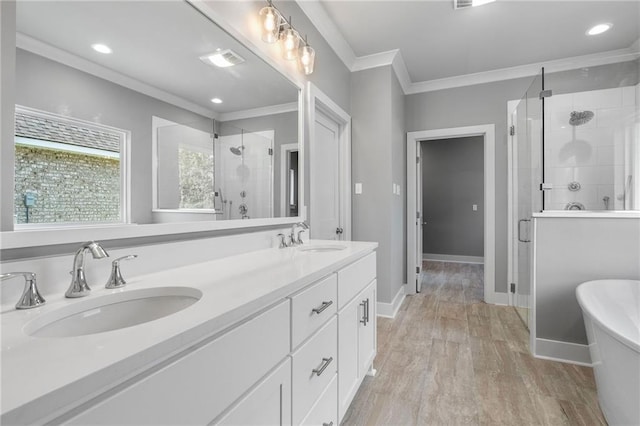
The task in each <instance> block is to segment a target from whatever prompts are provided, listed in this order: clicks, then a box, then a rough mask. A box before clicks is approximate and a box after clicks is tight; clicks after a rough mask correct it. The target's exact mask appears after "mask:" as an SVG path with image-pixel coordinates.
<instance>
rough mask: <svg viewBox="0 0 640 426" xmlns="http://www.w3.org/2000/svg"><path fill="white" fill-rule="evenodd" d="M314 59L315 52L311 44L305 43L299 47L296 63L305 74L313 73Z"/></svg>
mask: <svg viewBox="0 0 640 426" xmlns="http://www.w3.org/2000/svg"><path fill="white" fill-rule="evenodd" d="M315 59H316V52H315V51H314V50H313V48H312V47H311V46H309V45H308V44H305V45H304V46H302V47H301V48H300V54H299V55H298V64H299V65H300V68H301V69H302V71H303V72H304V73H305V75H309V74H311V73H313V66H314V63H315Z"/></svg>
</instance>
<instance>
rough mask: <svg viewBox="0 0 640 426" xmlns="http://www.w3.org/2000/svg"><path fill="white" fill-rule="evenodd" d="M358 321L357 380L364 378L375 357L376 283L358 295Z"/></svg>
mask: <svg viewBox="0 0 640 426" xmlns="http://www.w3.org/2000/svg"><path fill="white" fill-rule="evenodd" d="M356 300H358V301H359V307H360V312H361V318H362V319H363V321H358V378H362V377H364V375H365V374H367V370H368V369H369V367H370V366H371V363H372V362H373V358H375V356H376V281H375V280H374V281H373V282H372V283H371V284H369V285H368V286H367V288H366V289H365V290H364V291H363V292H362V293H360V296H359V297H358V298H357V299H356Z"/></svg>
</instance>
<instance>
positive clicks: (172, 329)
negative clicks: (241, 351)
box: [0, 241, 377, 424]
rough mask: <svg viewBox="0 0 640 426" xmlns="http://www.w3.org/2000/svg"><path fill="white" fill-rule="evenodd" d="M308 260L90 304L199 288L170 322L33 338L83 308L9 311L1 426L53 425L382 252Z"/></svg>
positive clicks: (230, 269) (176, 278)
mask: <svg viewBox="0 0 640 426" xmlns="http://www.w3.org/2000/svg"><path fill="white" fill-rule="evenodd" d="M328 243H331V244H336V243H339V244H343V245H345V246H346V249H344V250H339V251H330V252H318V253H309V252H301V251H299V250H297V248H286V249H267V250H260V251H254V252H251V253H246V254H242V255H238V256H232V257H227V258H222V259H218V260H214V261H210V262H204V263H199V264H194V265H189V266H185V267H181V268H176V269H171V270H168V271H163V272H158V273H153V274H147V275H142V276H138V277H135V278H131V279H130V280H128V284H127V285H126V286H125V287H124V288H122V289H115V290H107V289H105V288H98V287H97V286H96V288H94V290H93V291H92V293H91V295H90V296H88V297H86V298H83V299H80V300H86V299H87V298H90V297H99V296H103V295H107V294H111V293H117V292H126V291H130V290H136V289H146V288H155V287H168V286H171V287H192V288H196V289H198V290H200V291H202V293H203V296H202V298H201V299H200V300H199V301H198V302H196V303H195V304H193V305H191V306H190V307H188V308H186V309H184V310H182V311H179V312H176V313H174V314H172V315H169V316H166V317H164V318H160V319H157V320H154V321H151V322H147V323H143V324H139V325H136V326H132V327H128V328H123V329H119V330H113V331H108V332H103V333H97V334H90V335H84V336H76V337H64V338H42V337H31V336H28V335H27V334H25V333H24V331H23V328H24V327H25V325H26V324H27V323H29V322H30V321H32V320H33V319H35V318H38V317H39V316H40V315H42V314H46V313H48V312H52V311H54V310H56V309H59V308H61V307H65V306H68V305H70V304H73V303H78V301H79V300H78V299H66V298H64V295H62V294H60V295H57V296H55V297H48V300H47V303H46V304H45V305H43V306H41V307H39V308H35V309H30V310H22V311H18V310H16V311H11V312H7V313H4V314H2V315H1V316H0V320H1V322H2V350H1V352H0V356H1V358H2V359H1V363H2V370H1V372H2V386H1V390H2V396H1V410H2V418H1V421H2V423H7V424H9V423H31V422H34V421H37V420H39V419H52V418H53V417H55V416H57V415H60V414H62V413H64V412H65V411H67V410H68V409H70V408H72V407H73V406H76V405H78V403H80V402H84V401H87V400H89V399H90V398H91V397H95V396H97V395H98V394H100V393H101V392H103V391H105V390H107V389H109V388H111V387H112V386H113V385H114V384H116V383H121V382H122V381H124V380H126V379H128V378H131V377H133V376H135V375H136V374H138V373H140V372H141V371H143V370H146V369H147V368H149V367H150V366H152V365H154V364H157V363H159V362H161V361H162V360H165V359H167V358H169V357H170V356H172V355H175V354H176V353H178V352H180V351H181V350H184V349H185V348H187V347H189V346H191V345H193V344H195V343H197V342H198V341H200V340H202V339H203V338H205V337H208V336H211V335H213V334H215V333H218V332H220V331H222V330H224V329H226V328H228V327H229V326H231V325H232V324H233V323H235V322H237V321H238V320H241V319H243V318H246V317H248V316H250V315H251V314H253V313H256V312H259V311H260V310H262V309H264V308H266V307H268V306H270V305H272V304H274V303H276V302H278V301H280V300H283V299H284V298H285V297H286V296H288V295H290V294H292V293H294V292H295V291H297V290H299V289H301V288H303V287H305V286H306V285H308V284H311V283H313V282H314V281H316V280H318V279H320V278H322V277H323V276H325V275H327V274H329V273H331V272H332V271H335V270H337V269H339V268H341V267H342V266H344V265H347V264H349V263H351V262H353V261H354V260H356V259H358V258H360V257H363V256H364V255H366V254H368V253H370V252H372V251H373V250H375V249H376V247H377V244H376V243H365V242H337V241H331V242H329V241H311V242H310V243H309V244H306V245H305V247H308V246H309V245H323V244H328Z"/></svg>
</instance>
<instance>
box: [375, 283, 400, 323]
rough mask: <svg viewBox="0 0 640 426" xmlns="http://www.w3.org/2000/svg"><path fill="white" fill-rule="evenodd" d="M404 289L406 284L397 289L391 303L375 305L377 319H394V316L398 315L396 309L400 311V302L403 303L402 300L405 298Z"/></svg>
mask: <svg viewBox="0 0 640 426" xmlns="http://www.w3.org/2000/svg"><path fill="white" fill-rule="evenodd" d="M405 287H406V284H404V285H401V286H400V288H399V289H398V292H397V293H396V296H395V297H394V298H393V300H392V301H391V303H384V302H378V303H376V308H377V312H378V316H379V317H385V318H395V317H396V314H397V313H398V309H400V306H401V305H402V302H403V301H404V298H405V296H406V295H405V293H404V289H405Z"/></svg>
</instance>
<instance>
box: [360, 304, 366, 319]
mask: <svg viewBox="0 0 640 426" xmlns="http://www.w3.org/2000/svg"><path fill="white" fill-rule="evenodd" d="M360 306H362V319H361V320H360V322H361V323H362V324H364V325H367V301H366V300H363V301H362V302H361V303H360Z"/></svg>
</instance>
